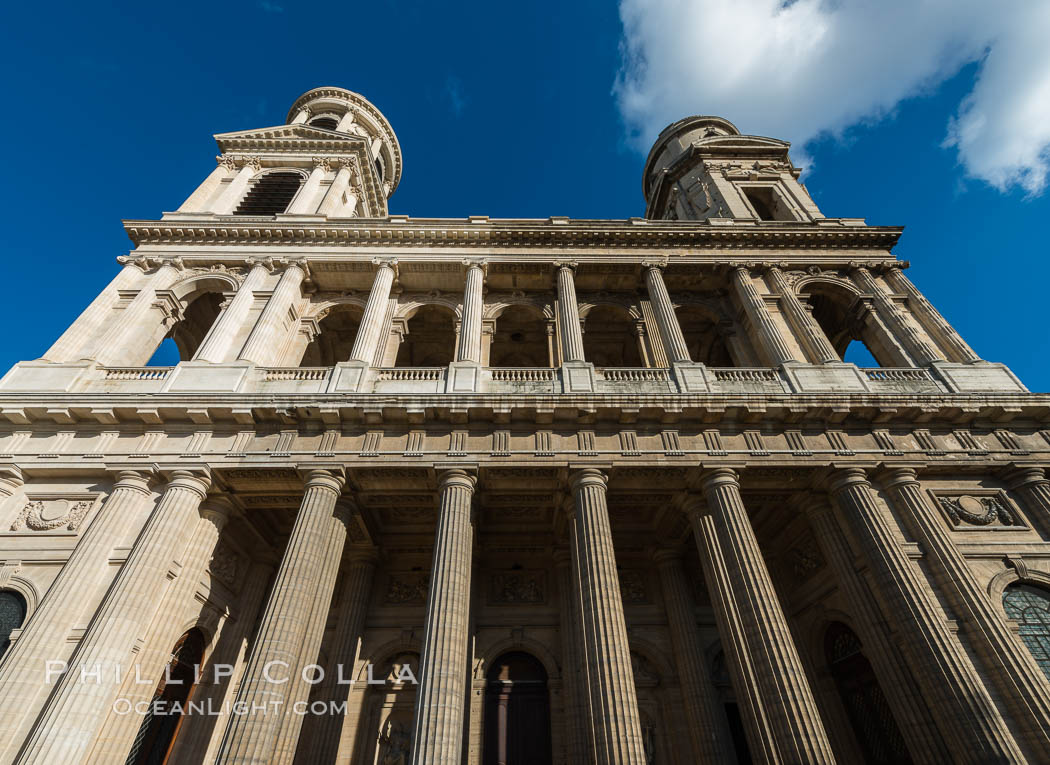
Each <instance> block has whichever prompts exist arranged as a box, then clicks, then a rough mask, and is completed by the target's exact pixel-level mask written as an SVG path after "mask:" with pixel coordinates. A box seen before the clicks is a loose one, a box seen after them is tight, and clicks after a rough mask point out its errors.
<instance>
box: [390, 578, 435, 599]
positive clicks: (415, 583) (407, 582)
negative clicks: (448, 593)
mask: <svg viewBox="0 0 1050 765" xmlns="http://www.w3.org/2000/svg"><path fill="white" fill-rule="evenodd" d="M429 589H430V575H429V574H424V573H415V572H407V573H404V574H394V575H392V576H391V577H390V585H389V586H388V587H387V590H386V602H387V603H389V604H390V605H396V606H416V605H423V604H424V603H426V602H427V591H428V590H429Z"/></svg>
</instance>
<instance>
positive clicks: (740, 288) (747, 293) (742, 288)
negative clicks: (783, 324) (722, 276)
mask: <svg viewBox="0 0 1050 765" xmlns="http://www.w3.org/2000/svg"><path fill="white" fill-rule="evenodd" d="M732 282H733V290H734V291H735V292H736V296H737V299H738V300H739V301H740V304H741V305H742V306H743V308H744V313H745V314H746V315H747V318H748V321H749V322H750V324H751V326H752V327H753V328H754V331H755V335H757V340H758V342H759V344H760V345H761V346H762V347H763V348H764V349H765V351H766V356H767V357H768V358H769V361H770V362H771V363H772V364H773V365H774V366H779V365H780V364H783V363H784V362H785V361H801V359H796V358H795V356H794V354H793V353H792V352H791V349H790V348H788V345H787V342H786V341H785V340H784V337H783V335H781V333H780V327H778V326H777V325H776V323H775V322H774V321H773V319H772V317H771V316H770V315H769V310H768V309H767V308H766V302H765V300H764V299H763V298H762V296H761V295H760V294H759V293H758V290H757V289H755V285H754V283H753V282H752V281H751V272H750V271H749V270H748V269H746V268H744V267H743V266H738V267H736V268H734V269H733V271H732Z"/></svg>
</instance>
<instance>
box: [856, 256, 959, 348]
mask: <svg viewBox="0 0 1050 765" xmlns="http://www.w3.org/2000/svg"><path fill="white" fill-rule="evenodd" d="M853 276H854V279H855V280H856V282H857V284H859V285H860V287H861V289H863V290H864V291H865V292H870V293H871V295H872V297H873V298H874V301H875V309H876V310H877V311H878V312H879V313H880V314H881V315H882V318H883V320H884V321H885V322H886V324H887V325H888V327H889V329H890V331H891V332H893V334H894V336H895V337H896V338H897V340H898V341H899V342H900V343H901V344H902V345H903V346H904V347H905V349H906V350H907V351H908V353H909V354H910V355H911V356H912V357H913V358H914V359H915V361H916V362H917V363H918V364H919V366H926V365H927V364H931V363H933V362H934V361H944V360H945V358H944V354H942V353H941V352H940V351H939V350H937V349H936V348H934V347H933V346H932V345H930V344H929V343H928V342H926V338H924V337H923V336H922V335H920V334H919V331H918V330H917V329H916V328H915V327H914V326H913V325H912V323H911V322H909V321H908V319H907V317H906V316H905V315H904V311H903V310H901V307H900V306H898V305H897V304H896V303H895V302H893V301H892V300H891V299H890V297H889V296H888V295H887V294H886V293H885V292H883V290H882V288H881V287H880V286H879V285H878V283H877V282H876V281H875V278H874V277H873V276H872V275H871V272H870V271H868V269H866V268H864V267H863V266H859V267H857V268H854V269H853Z"/></svg>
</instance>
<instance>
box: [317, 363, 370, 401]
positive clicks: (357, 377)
mask: <svg viewBox="0 0 1050 765" xmlns="http://www.w3.org/2000/svg"><path fill="white" fill-rule="evenodd" d="M372 382H373V374H372V372H371V367H370V366H369V364H368V362H367V361H341V362H339V363H338V364H336V365H335V367H334V368H333V370H332V376H331V378H330V379H329V382H328V390H327V391H325V392H326V393H337V392H338V393H364V392H366V391H368V390H370V389H371V387H372Z"/></svg>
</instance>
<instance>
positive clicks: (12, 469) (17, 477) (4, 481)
mask: <svg viewBox="0 0 1050 765" xmlns="http://www.w3.org/2000/svg"><path fill="white" fill-rule="evenodd" d="M24 483H25V478H24V477H23V476H22V470H21V468H18V467H16V466H15V465H0V494H6V495H7V496H11V495H12V494H14V493H15V492H16V491H18V490H19V489H20V488H21V487H22V484H24Z"/></svg>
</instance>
